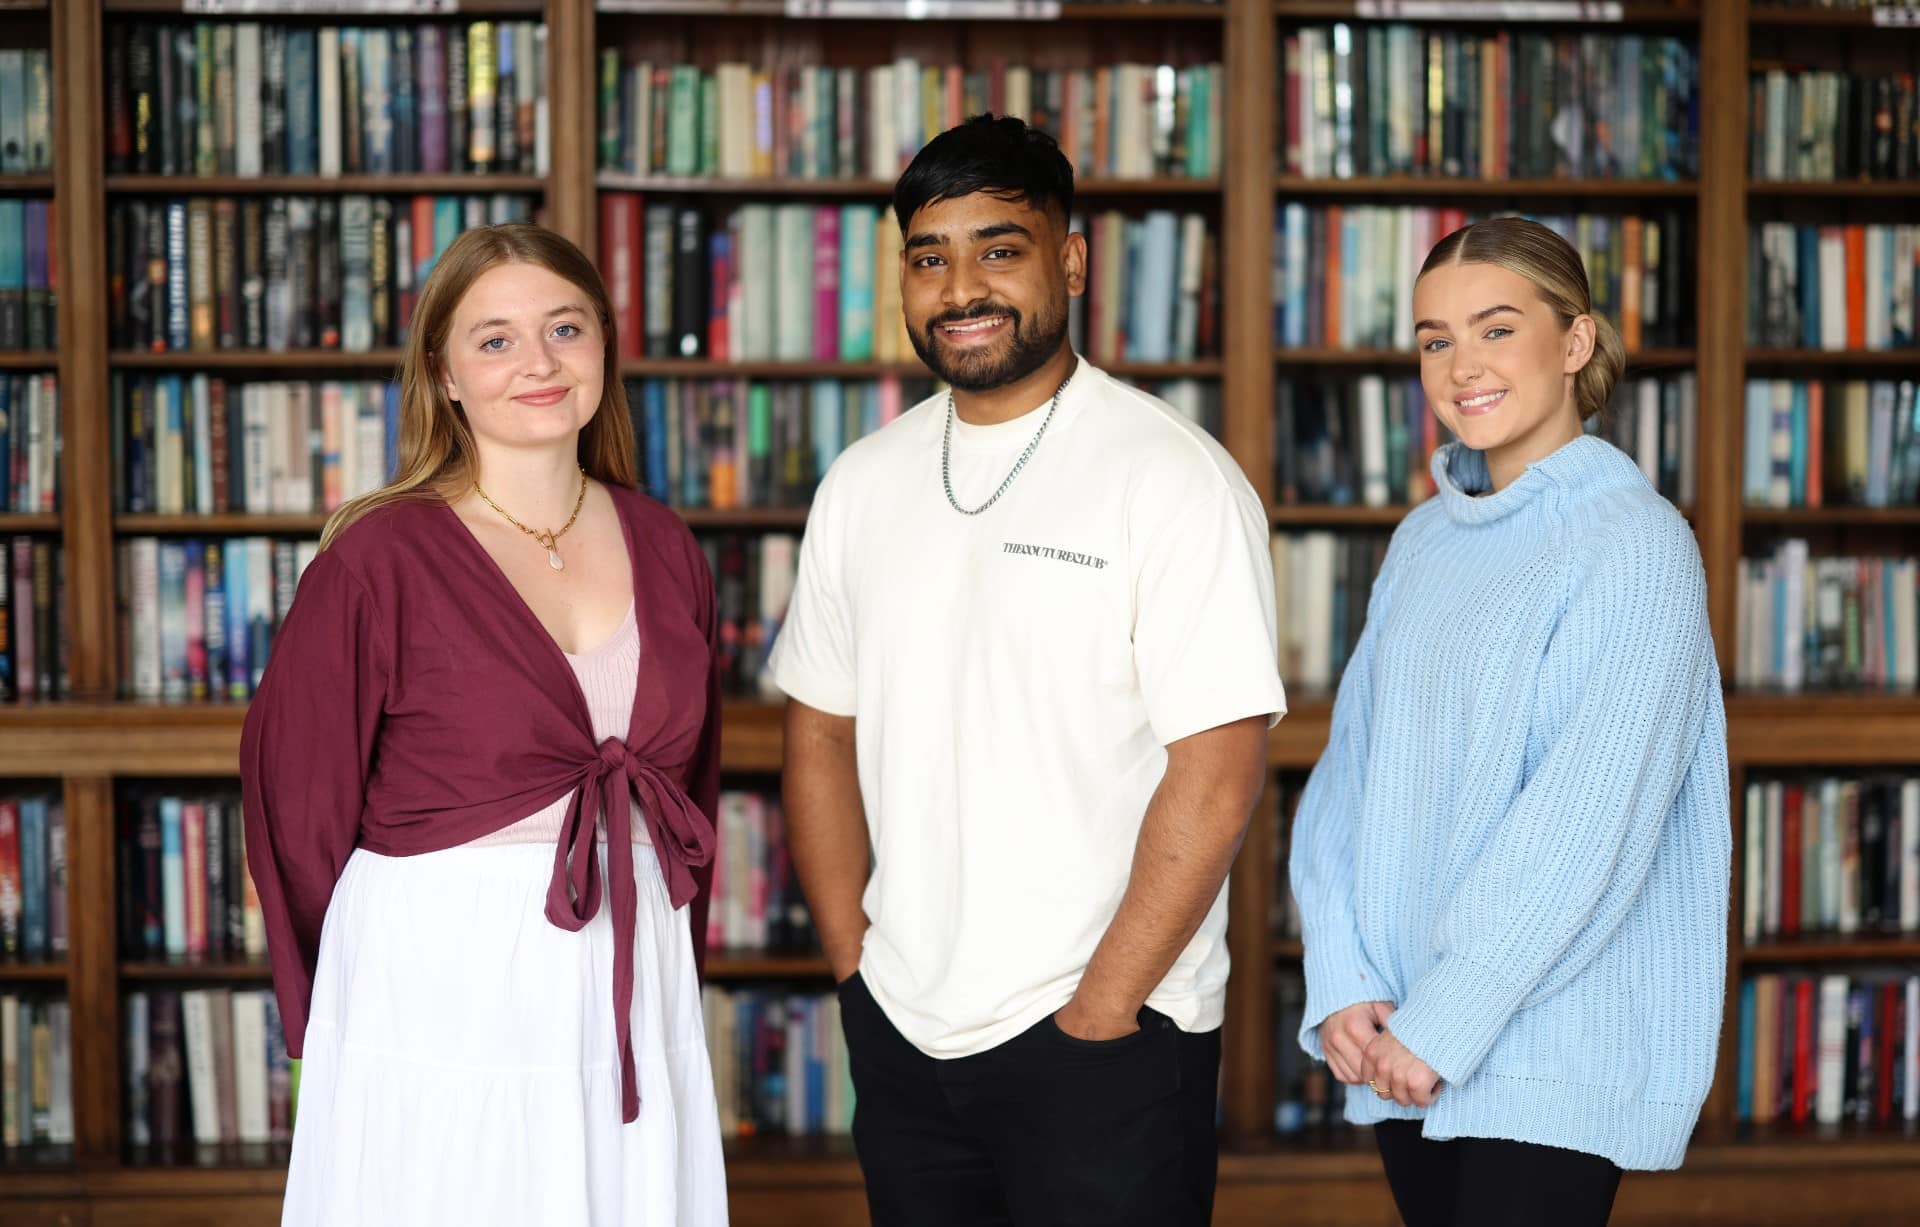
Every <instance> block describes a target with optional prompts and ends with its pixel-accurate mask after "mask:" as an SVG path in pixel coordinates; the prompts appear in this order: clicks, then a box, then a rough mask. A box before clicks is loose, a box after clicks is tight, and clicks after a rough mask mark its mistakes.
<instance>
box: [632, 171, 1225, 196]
mask: <svg viewBox="0 0 1920 1227" xmlns="http://www.w3.org/2000/svg"><path fill="white" fill-rule="evenodd" d="M596 182H597V183H598V184H599V186H600V188H601V189H602V190H604V191H612V192H647V193H655V194H660V195H669V196H672V195H681V196H722V197H734V196H738V197H754V198H760V197H775V196H797V197H830V198H855V199H862V200H891V199H892V198H893V184H892V182H890V181H882V180H877V179H716V178H673V177H669V176H664V175H626V174H620V173H618V172H616V171H607V170H603V171H601V172H600V173H599V175H598V176H597V178H596ZM1219 194H1220V183H1219V181H1218V180H1216V179H1178V178H1161V179H1086V180H1082V181H1078V182H1076V183H1075V184H1074V185H1073V195H1074V199H1075V201H1080V200H1106V199H1111V198H1114V197H1127V196H1149V197H1151V196H1199V197H1206V196H1218V195H1219Z"/></svg>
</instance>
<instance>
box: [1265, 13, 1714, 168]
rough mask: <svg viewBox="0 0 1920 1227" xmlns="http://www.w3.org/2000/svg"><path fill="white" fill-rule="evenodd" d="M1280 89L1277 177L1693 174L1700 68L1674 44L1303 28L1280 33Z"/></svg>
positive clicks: (1689, 50) (1410, 29)
mask: <svg viewBox="0 0 1920 1227" xmlns="http://www.w3.org/2000/svg"><path fill="white" fill-rule="evenodd" d="M1279 86H1280V94H1281V96H1280V122H1279V139H1280V141H1281V142H1282V155H1281V160H1282V164H1283V165H1284V166H1285V167H1286V169H1287V173H1289V174H1295V175H1305V176H1309V177H1313V178H1328V177H1332V178H1341V179H1345V178H1352V177H1354V176H1372V175H1447V176H1465V177H1467V178H1472V179H1504V178H1523V179H1549V178H1602V179H1690V178H1692V177H1693V176H1694V175H1696V174H1697V173H1698V165H1699V144H1700V116H1699V86H1700V64H1699V57H1698V55H1697V53H1696V51H1695V50H1694V48H1693V47H1692V46H1690V45H1689V44H1687V43H1685V42H1682V41H1680V40H1679V39H1674V38H1664V37H1645V36H1641V35H1637V34H1627V35H1620V36H1611V35H1602V34H1524V33H1519V34H1516V33H1509V32H1506V31H1501V32H1499V33H1495V34H1478V33H1466V32H1459V31H1450V30H1427V29H1423V28H1421V27H1417V26H1410V25H1401V24H1387V25H1348V24H1346V23H1344V22H1343V23H1340V24H1337V25H1333V26H1306V27H1302V28H1300V29H1298V30H1295V31H1291V32H1289V33H1288V34H1286V35H1285V37H1284V46H1283V58H1282V68H1281V76H1280V82H1279Z"/></svg>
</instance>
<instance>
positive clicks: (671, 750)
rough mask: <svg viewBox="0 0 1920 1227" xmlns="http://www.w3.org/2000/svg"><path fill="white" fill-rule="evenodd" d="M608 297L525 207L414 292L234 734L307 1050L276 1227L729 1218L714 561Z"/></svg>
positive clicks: (296, 1051) (300, 1049)
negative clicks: (719, 993) (338, 497)
mask: <svg viewBox="0 0 1920 1227" xmlns="http://www.w3.org/2000/svg"><path fill="white" fill-rule="evenodd" d="M617 353H618V348H617V346H616V344H615V337H614V320H613V315H612V312H611V310H610V308H609V305H608V300H607V294H606V290H605V288H604V287H603V285H602V284H601V280H600V277H599V275H598V273H597V272H595V270H594V268H593V266H592V264H591V263H590V262H589V261H588V260H587V258H586V257H585V256H584V255H583V254H582V253H581V252H580V251H579V250H578V249H577V248H575V247H574V246H573V245H572V244H571V243H569V242H567V241H566V240H565V239H563V238H560V237H559V236H557V235H554V234H552V233H550V232H548V231H545V230H542V229H540V228H539V227H537V226H532V225H527V224H511V225H503V226H491V227H486V228H482V229H477V230H472V231H469V232H467V233H466V234H463V235H462V236H461V237H460V238H459V239H457V240H456V241H455V242H454V243H453V244H452V245H451V246H450V247H449V248H448V249H447V251H446V253H445V254H444V255H442V256H441V257H440V260H439V262H438V263H437V264H436V265H435V267H434V270H433V273H432V275H431V276H430V277H429V278H428V279H427V282H426V285H425V287H424V289H423V290H422V292H421V295H420V300H419V303H418V306H417V309H416V314H415V318H414V322H413V328H412V335H411V340H410V342H409V345H408V349H407V353H406V357H405V360H404V365H403V367H402V371H401V408H400V417H401V421H400V442H399V453H400V454H399V457H398V465H397V468H396V475H395V478H394V480H393V482H392V483H391V484H390V485H388V486H386V487H385V488H383V489H381V490H378V491H376V492H374V493H372V494H369V495H367V496H365V497H363V498H360V499H357V500H355V501H354V502H352V503H349V504H348V505H347V506H345V507H343V508H341V509H340V511H339V512H338V513H336V514H335V515H334V517H333V519H332V520H331V521H330V522H329V523H328V525H327V529H326V533H325V536H324V537H323V539H322V547H323V548H322V550H321V552H320V554H319V556H318V557H317V558H316V559H315V560H314V562H313V563H312V564H311V565H310V566H309V567H308V569H307V571H306V574H305V575H304V576H303V577H302V578H301V581H300V586H299V590H298V595H297V597H296V599H295V600H294V603H293V606H292V608H291V610H290V611H289V612H288V614H287V617H286V620H285V622H284V624H283V625H282V626H281V628H280V631H279V633H278V635H277V636H276V637H275V639H274V642H273V650H272V655H271V657H270V659H269V661H268V664H267V668H266V674H265V678H264V680H263V681H262V683H261V686H260V690H259V693H258V695H257V696H256V697H255V699H254V702H253V705H252V707H251V709H250V710H249V711H248V713H247V721H246V728H245V732H244V735H243V738H242V745H241V777H242V783H243V787H244V791H245V800H246V837H247V862H248V865H249V867H250V869H251V871H252V874H253V878H254V881H255V883H256V885H257V887H258V890H259V895H260V904H261V909H262V911H263V912H264V914H265V918H266V924H267V933H268V945H269V950H270V952H271V956H272V963H273V976H274V988H275V992H276V997H277V1000H278V1005H279V1010H280V1017H281V1022H282V1024H283V1027H284V1029H285V1032H286V1037H287V1047H288V1051H289V1052H290V1053H291V1054H292V1055H293V1056H295V1057H300V1058H303V1066H304V1068H303V1071H302V1074H303V1077H302V1088H301V1096H300V1113H299V1119H298V1125H297V1127H296V1129H295V1132H294V1139H293V1157H292V1165H291V1169H290V1171H289V1174H288V1179H287V1195H286V1203H285V1209H284V1217H283V1222H284V1223H286V1224H289V1225H293V1224H299V1225H302V1227H304V1225H306V1224H316V1225H317V1224H329V1225H333V1224H343V1223H356V1224H388V1223H391V1224H396V1225H398V1224H407V1225H408V1227H414V1225H417V1224H424V1223H450V1224H451V1223H458V1224H462V1225H463V1227H466V1225H469V1224H500V1225H502V1227H506V1225H508V1224H515V1225H518V1224H525V1223H533V1222H553V1223H570V1224H592V1225H594V1227H601V1225H615V1224H624V1225H628V1227H637V1225H639V1224H646V1225H648V1227H657V1225H665V1224H684V1225H697V1227H707V1225H709V1224H719V1223H724V1222H725V1220H726V1190H725V1181H724V1176H723V1173H722V1167H721V1155H720V1137H719V1122H718V1114H717V1111H716V1108H715V1103H714V1096H713V1085H712V1075H711V1071H710V1069H709V1067H708V1062H707V1056H706V1048H705V1045H704V1042H703V1038H702V1030H701V1015H700V1000H699V987H698V967H699V962H700V959H701V956H702V954H703V950H702V939H703V937H704V934H705V930H706V922H705V911H706V902H707V888H708V886H709V884H710V882H711V875H712V865H713V852H714V828H713V823H712V819H711V815H712V814H713V811H714V802H715V797H716V793H717V789H718V767H719V761H718V746H719V690H718V677H719V674H718V671H717V669H716V667H715V661H716V656H715V651H714V644H715V611H714V595H713V583H712V579H711V576H710V574H709V572H708V569H707V565H706V560H705V557H704V555H703V554H702V553H701V551H700V548H699V547H698V545H697V544H696V543H695V542H694V540H693V538H692V536H691V534H689V533H688V531H687V529H686V527H685V526H684V525H683V524H682V523H681V522H680V520H679V519H678V517H676V516H674V515H673V514H672V513H671V512H669V511H667V510H666V509H665V508H663V507H661V506H660V505H659V504H657V503H655V502H653V501H652V500H650V499H648V498H646V497H645V496H643V495H641V494H639V493H638V492H636V491H635V489H634V459H633V435H632V427H631V425H630V423H629V420H628V417H627V407H626V398H625V395H624V393H623V390H622V388H621V385H620V381H619V377H618V362H617Z"/></svg>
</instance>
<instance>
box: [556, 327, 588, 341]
mask: <svg viewBox="0 0 1920 1227" xmlns="http://www.w3.org/2000/svg"><path fill="white" fill-rule="evenodd" d="M553 334H554V335H555V336H557V337H561V338H563V339H565V340H569V341H570V340H572V339H573V338H574V337H577V336H580V335H581V328H580V325H578V324H561V325H559V326H558V327H556V328H555V329H554V330H553Z"/></svg>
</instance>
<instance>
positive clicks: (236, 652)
mask: <svg viewBox="0 0 1920 1227" xmlns="http://www.w3.org/2000/svg"><path fill="white" fill-rule="evenodd" d="M115 549H116V553H115V564H116V566H117V568H118V578H119V585H118V592H119V593H120V609H119V619H118V621H119V627H118V632H119V640H120V644H119V646H120V662H121V673H120V676H121V677H122V679H124V680H123V682H122V687H123V689H124V690H125V692H126V696H127V697H128V698H134V699H160V700H164V701H166V702H169V703H182V702H186V701H188V700H196V701H198V700H207V699H214V700H218V699H234V700H244V699H248V698H251V697H252V695H253V692H254V689H255V688H256V687H258V686H259V684H260V677H261V674H262V673H263V672H264V671H265V669H266V664H267V652H268V648H269V645H270V644H271V643H272V641H273V633H274V631H276V630H277V629H279V626H280V621H281V619H282V618H284V617H285V616H286V613H287V609H288V607H289V606H291V605H292V604H293V594H294V588H295V585H296V584H298V582H299V578H300V575H301V573H302V572H303V571H305V570H306V567H307V564H308V563H309V562H311V561H313V556H314V554H315V552H316V551H317V550H318V542H315V541H297V542H296V541H281V540H274V539H271V538H267V537H229V538H225V539H219V540H216V539H206V540H202V539H200V538H197V537H189V538H158V537H129V538H125V539H123V540H121V541H120V542H119V543H118V544H117V546H116V547H115Z"/></svg>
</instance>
